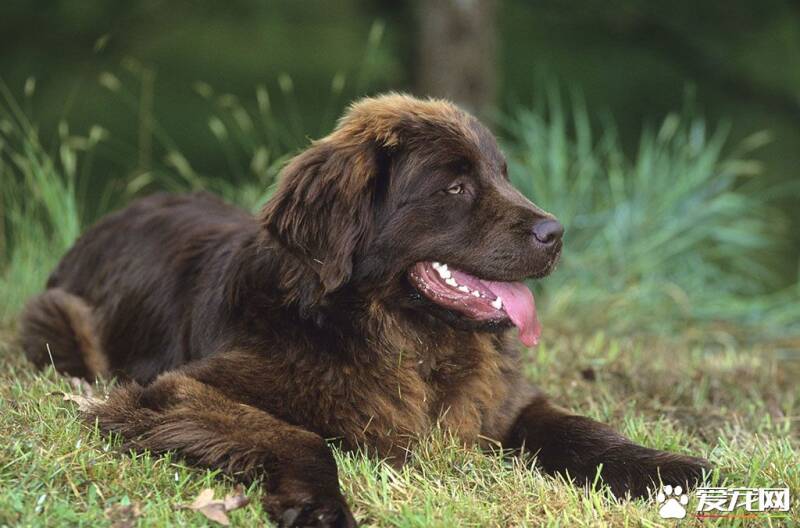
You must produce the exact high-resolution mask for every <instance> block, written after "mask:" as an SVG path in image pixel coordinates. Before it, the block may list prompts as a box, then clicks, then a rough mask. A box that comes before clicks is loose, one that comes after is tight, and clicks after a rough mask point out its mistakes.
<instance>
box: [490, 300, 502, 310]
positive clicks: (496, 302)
mask: <svg viewBox="0 0 800 528" xmlns="http://www.w3.org/2000/svg"><path fill="white" fill-rule="evenodd" d="M492 306H493V307H494V309H495V310H499V309H500V308H502V307H503V299H501V298H500V297H498V298H497V299H495V300H493V301H492Z"/></svg>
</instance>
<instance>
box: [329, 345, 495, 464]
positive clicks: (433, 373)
mask: <svg viewBox="0 0 800 528" xmlns="http://www.w3.org/2000/svg"><path fill="white" fill-rule="evenodd" d="M451 337H452V338H448V339H437V340H430V341H426V340H425V339H421V338H420V336H417V335H412V336H406V335H401V336H397V337H396V338H395V339H393V340H391V341H389V342H388V343H387V345H390V346H393V347H395V348H393V349H392V350H385V351H383V352H382V353H381V354H380V355H379V356H380V357H383V358H391V359H393V361H384V362H382V363H381V364H373V365H370V367H369V369H364V370H362V371H361V372H358V373H356V372H352V374H353V375H354V379H359V380H361V383H360V386H359V390H358V391H357V392H358V394H357V397H356V398H353V399H351V402H352V403H353V406H352V407H351V409H352V411H353V412H351V413H348V414H349V415H350V416H352V417H353V420H352V423H350V424H348V425H347V427H346V428H347V429H348V431H346V432H345V436H346V437H347V439H348V443H351V444H355V445H360V446H365V447H367V448H368V449H372V450H376V451H377V452H378V453H379V455H380V456H382V457H393V458H395V459H397V458H398V457H400V458H402V457H404V456H405V454H406V453H407V449H408V447H409V446H410V445H411V444H412V443H414V442H415V441H416V440H417V439H418V438H419V437H420V436H424V435H426V434H428V433H429V432H430V431H431V430H432V429H433V428H434V427H436V426H439V427H440V428H441V429H442V430H444V431H445V432H447V433H450V434H454V435H455V436H456V437H458V438H459V439H461V440H462V441H464V442H465V443H476V442H478V439H479V435H480V433H481V429H482V426H483V424H484V420H485V419H486V417H487V415H491V414H492V413H494V412H495V411H496V408H497V407H498V406H499V405H501V403H502V401H504V400H505V398H506V396H507V395H506V390H507V384H506V383H504V382H503V374H502V368H501V364H502V361H503V357H502V355H501V353H500V351H499V350H498V349H497V347H496V344H495V343H494V342H493V340H492V339H491V337H490V336H480V335H471V336H469V338H468V339H456V338H455V337H454V336H451ZM359 370H361V369H359Z"/></svg>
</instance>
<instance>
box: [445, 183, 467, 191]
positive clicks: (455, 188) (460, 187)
mask: <svg viewBox="0 0 800 528" xmlns="http://www.w3.org/2000/svg"><path fill="white" fill-rule="evenodd" d="M445 191H446V192H447V194H464V185H463V184H461V183H454V184H453V185H451V186H450V187H448V188H447V189H445Z"/></svg>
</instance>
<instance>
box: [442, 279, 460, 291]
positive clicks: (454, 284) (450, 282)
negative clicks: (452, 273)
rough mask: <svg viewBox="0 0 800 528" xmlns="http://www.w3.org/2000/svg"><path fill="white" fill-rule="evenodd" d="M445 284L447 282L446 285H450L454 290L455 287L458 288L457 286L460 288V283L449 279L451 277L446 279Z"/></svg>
mask: <svg viewBox="0 0 800 528" xmlns="http://www.w3.org/2000/svg"><path fill="white" fill-rule="evenodd" d="M444 282H445V283H446V284H448V285H450V286H452V287H453V288H455V287H457V286H458V283H457V282H456V280H455V279H452V278H449V277H448V278H447V279H445V281H444Z"/></svg>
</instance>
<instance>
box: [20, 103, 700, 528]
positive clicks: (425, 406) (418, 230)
mask: <svg viewBox="0 0 800 528" xmlns="http://www.w3.org/2000/svg"><path fill="white" fill-rule="evenodd" d="M561 234H562V229H561V226H560V225H559V224H558V222H557V221H556V220H555V219H554V218H553V217H552V216H551V215H549V214H547V213H545V212H544V211H542V210H541V209H539V208H537V207H536V206H535V205H533V204H532V203H531V202H529V201H528V200H527V199H526V198H525V197H523V196H522V195H521V194H520V193H519V192H517V191H516V190H515V189H514V188H513V187H512V186H511V184H510V183H509V181H508V176H507V174H506V163H505V161H504V159H503V156H502V154H501V153H500V150H499V149H498V147H497V144H496V142H495V139H494V137H493V136H492V134H491V133H490V132H489V131H488V130H487V129H486V128H485V127H483V126H482V125H481V124H480V123H479V122H478V121H477V120H475V119H474V118H472V117H471V116H469V115H467V114H465V113H464V112H462V111H461V110H459V109H458V108H456V107H455V106H453V105H451V104H449V103H447V102H443V101H430V100H429V101H422V100H417V99H414V98H411V97H407V96H402V95H388V96H384V97H378V98H374V99H364V100H362V101H360V102H358V103H356V104H354V105H353V106H352V108H351V109H350V110H349V112H348V113H347V114H346V115H345V116H344V117H343V118H342V120H341V122H340V123H339V125H338V127H337V128H336V130H335V131H334V132H333V133H332V134H331V135H329V136H328V137H326V138H324V139H321V140H319V141H317V142H315V143H314V144H313V145H312V146H311V147H310V148H308V149H307V150H306V151H305V152H303V153H301V154H300V155H299V156H297V157H296V158H294V159H293V160H292V161H291V162H290V163H289V164H288V166H287V167H286V168H285V169H284V171H283V176H282V182H281V185H280V187H279V189H278V191H277V193H276V194H275V196H274V197H273V198H272V199H271V200H270V201H269V203H268V204H267V205H266V207H265V208H264V210H263V212H262V214H261V215H260V216H259V217H258V218H254V217H252V216H251V215H249V214H247V213H245V212H243V211H241V210H239V209H236V208H234V207H231V206H229V205H226V204H224V203H222V202H221V201H219V200H218V199H216V198H214V197H212V196H209V195H204V194H196V195H191V196H169V195H157V196H153V197H149V198H146V199H143V200H140V201H138V202H136V203H134V204H132V205H131V206H129V207H128V208H126V209H124V210H122V211H120V212H118V213H115V214H113V215H110V216H108V217H107V218H105V219H104V220H102V221H101V222H100V223H99V224H97V225H95V226H94V227H93V228H91V229H90V230H89V231H88V232H87V233H86V234H85V235H84V236H83V237H82V238H81V239H80V240H78V242H77V243H76V244H75V246H74V247H73V248H72V249H71V250H70V252H69V253H68V254H67V255H66V257H64V259H63V260H62V261H61V263H60V265H59V266H58V268H57V269H56V270H55V271H54V272H53V274H52V276H51V277H50V280H49V281H48V283H47V288H48V289H47V291H45V292H44V293H42V294H41V295H39V296H38V297H36V298H34V299H32V300H31V302H30V304H29V305H28V307H27V309H26V311H25V313H24V316H23V320H22V332H21V337H22V341H23V345H24V348H25V351H26V353H27V355H28V357H29V358H30V359H31V361H33V362H34V363H35V364H37V365H39V366H43V365H47V364H50V361H51V359H50V358H51V357H52V361H53V362H54V364H55V366H56V368H58V369H59V370H61V371H64V372H67V373H69V374H72V375H76V376H83V377H86V378H94V377H97V376H118V377H120V378H123V379H126V380H129V381H128V382H127V383H123V384H121V385H120V386H119V387H118V388H117V389H115V390H114V391H113V392H112V393H111V395H110V398H109V399H108V401H107V402H105V403H103V404H100V405H96V406H95V407H94V408H93V409H92V410H91V412H90V413H89V414H90V416H89V417H90V419H91V420H92V421H95V420H96V421H97V423H98V424H99V426H100V428H101V429H102V430H104V431H108V432H115V433H119V434H120V435H122V437H124V438H125V439H126V440H127V441H128V444H127V445H128V446H131V447H135V448H138V449H149V450H151V451H154V452H157V453H161V452H165V451H170V450H174V451H177V452H179V453H180V454H181V455H183V456H184V457H185V458H187V459H189V460H190V461H192V462H194V463H197V464H199V465H202V466H206V467H212V468H220V469H222V470H223V471H224V472H226V473H227V474H229V475H231V476H233V477H235V478H238V479H246V480H252V479H263V482H264V485H265V488H266V491H267V493H266V495H265V498H264V503H265V505H266V507H267V510H268V511H269V512H270V514H271V515H272V516H273V517H274V519H276V520H277V521H278V522H279V523H281V524H282V525H286V526H353V525H354V524H355V521H354V519H353V517H352V515H351V514H350V511H349V509H348V507H347V505H346V504H345V501H344V499H343V498H342V494H341V492H340V489H339V482H338V477H337V469H336V464H335V462H334V458H333V456H332V454H331V450H330V449H329V447H328V444H327V442H326V439H336V440H337V441H338V442H339V443H340V445H341V446H342V447H343V448H345V449H352V448H356V447H361V448H366V449H367V450H369V451H371V452H373V453H374V454H375V455H377V456H379V457H385V458H387V459H388V460H390V461H392V462H394V463H402V462H403V458H404V455H405V453H406V452H407V449H408V448H409V447H410V446H412V445H413V443H414V441H415V439H416V438H418V437H419V436H420V435H425V434H426V433H427V432H429V431H430V430H431V428H432V427H434V426H435V425H437V424H439V425H440V426H441V427H442V428H444V429H445V430H447V431H450V432H452V433H454V434H455V435H457V436H458V437H459V438H460V439H461V440H463V441H464V442H465V443H468V444H479V445H485V444H487V443H488V442H490V439H491V440H494V441H497V442H499V443H501V444H502V445H503V446H504V447H505V448H509V449H510V450H512V451H513V452H517V453H518V452H521V451H522V450H523V449H524V450H527V451H529V452H532V453H536V454H537V457H536V458H535V460H536V462H537V463H538V465H539V466H540V467H541V468H543V469H544V470H545V471H548V472H564V473H568V474H569V476H570V477H572V478H573V479H575V480H576V481H577V482H579V483H586V482H591V481H592V480H593V479H594V477H595V475H596V473H597V471H598V467H599V466H600V465H601V464H602V469H601V470H600V473H601V476H602V478H603V479H604V481H605V482H606V483H607V484H608V485H609V486H610V487H611V489H612V490H613V492H614V493H616V494H617V495H626V494H631V495H633V496H641V495H643V494H646V493H647V488H648V486H651V485H652V484H653V482H657V481H658V480H659V478H661V479H662V480H663V481H664V482H669V483H673V484H683V485H686V484H692V483H694V482H696V481H697V480H698V479H699V478H700V477H701V475H702V470H703V469H704V468H707V467H708V465H707V463H706V462H705V461H704V460H702V459H699V458H693V457H688V456H681V455H677V454H670V453H665V452H661V451H655V450H652V449H648V448H645V447H640V446H638V445H635V444H633V443H632V442H631V441H629V440H628V439H626V438H624V437H623V436H621V435H619V434H617V433H615V432H614V431H613V430H611V429H610V428H609V427H607V426H605V425H602V424H600V423H597V422H594V421H592V420H590V419H588V418H584V417H581V416H576V415H574V414H571V413H569V412H567V411H565V410H562V409H560V408H558V407H556V406H554V405H552V404H551V403H549V402H548V400H547V399H546V398H545V397H544V396H543V395H542V394H540V393H539V392H538V391H537V390H536V389H534V388H533V387H531V386H530V385H529V384H528V383H527V382H526V381H525V380H524V379H523V378H522V377H521V375H520V371H521V368H520V364H519V361H520V360H519V354H518V352H517V350H516V345H515V344H514V343H513V341H514V339H513V338H514V336H513V335H512V334H513V332H511V331H509V330H510V329H511V328H512V327H514V326H516V327H517V328H518V330H519V338H520V339H521V341H522V342H523V343H525V344H527V345H529V346H530V345H534V344H536V342H537V340H538V338H539V332H540V329H539V323H538V320H537V318H536V311H535V306H534V302H533V296H532V295H531V293H530V291H529V290H528V289H527V287H525V286H524V284H523V283H522V282H520V281H522V280H524V279H526V278H531V277H536V278H538V277H543V276H545V275H547V274H548V273H549V272H550V271H551V270H552V268H553V266H554V264H555V262H556V260H557V259H558V256H559V254H560V251H561ZM48 346H49V352H48V349H47V348H48Z"/></svg>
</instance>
